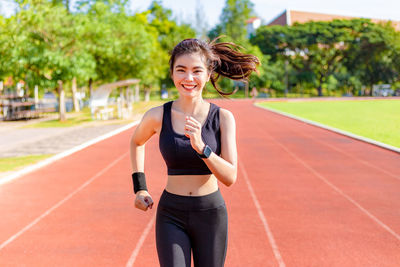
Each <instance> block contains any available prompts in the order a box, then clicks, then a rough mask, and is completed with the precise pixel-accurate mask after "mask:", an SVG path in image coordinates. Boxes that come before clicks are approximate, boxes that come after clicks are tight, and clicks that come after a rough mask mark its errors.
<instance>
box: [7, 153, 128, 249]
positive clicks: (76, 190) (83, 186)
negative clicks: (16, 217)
mask: <svg viewBox="0 0 400 267" xmlns="http://www.w3.org/2000/svg"><path fill="white" fill-rule="evenodd" d="M128 153H129V152H127V153H125V154H123V155H122V156H120V157H119V158H117V159H116V160H114V161H113V162H111V163H110V164H109V165H108V166H107V167H105V168H104V169H102V170H101V171H100V172H98V173H97V174H96V175H94V176H93V177H92V178H90V179H89V180H87V181H86V182H85V183H84V184H82V185H81V186H79V187H78V188H77V189H75V190H74V191H73V192H72V193H70V194H69V195H68V196H66V197H65V198H63V199H62V200H60V201H59V202H58V203H57V204H55V205H54V206H53V207H51V208H50V209H48V210H46V211H45V212H44V213H43V214H42V215H40V216H39V217H37V218H36V219H35V220H33V221H32V222H31V223H30V224H28V225H27V226H25V227H24V228H22V229H21V230H20V231H19V232H18V233H16V234H15V235H13V236H11V237H10V238H9V239H7V240H6V241H4V242H3V243H2V244H1V245H0V251H1V250H2V249H3V248H4V247H5V246H7V245H8V244H10V243H11V242H12V241H14V240H15V239H16V238H18V237H19V236H20V235H22V234H23V233H25V232H26V231H28V230H29V229H30V228H32V227H33V226H34V225H35V224H37V223H38V222H39V221H40V220H42V219H43V218H44V217H46V216H47V215H49V214H50V213H51V212H52V211H54V210H55V209H57V208H58V207H60V206H61V205H62V204H64V203H65V202H67V201H68V200H69V199H70V198H72V197H73V196H74V195H75V194H76V193H78V192H79V191H81V190H82V189H83V188H85V187H86V186H88V185H89V184H90V183H91V182H93V181H94V180H95V179H96V178H98V177H99V176H101V175H103V174H104V173H105V172H106V171H108V170H109V169H110V168H112V167H113V166H114V165H115V164H117V163H118V162H119V161H121V160H122V159H123V158H124V157H126V156H127V155H128Z"/></svg>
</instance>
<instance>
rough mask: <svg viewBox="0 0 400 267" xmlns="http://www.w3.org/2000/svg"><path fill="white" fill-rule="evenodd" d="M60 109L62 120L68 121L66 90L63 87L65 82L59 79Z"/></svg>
mask: <svg viewBox="0 0 400 267" xmlns="http://www.w3.org/2000/svg"><path fill="white" fill-rule="evenodd" d="M58 110H59V114H60V121H66V119H67V118H66V114H65V113H66V112H65V92H64V89H63V82H62V81H58Z"/></svg>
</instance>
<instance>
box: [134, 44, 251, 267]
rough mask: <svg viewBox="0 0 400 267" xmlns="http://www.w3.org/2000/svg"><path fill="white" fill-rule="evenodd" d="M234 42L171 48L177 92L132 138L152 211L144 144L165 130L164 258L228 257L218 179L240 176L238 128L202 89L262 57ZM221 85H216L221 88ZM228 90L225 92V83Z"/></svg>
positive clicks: (137, 183)
mask: <svg viewBox="0 0 400 267" xmlns="http://www.w3.org/2000/svg"><path fill="white" fill-rule="evenodd" d="M237 48H238V47H237V46H236V45H235V44H233V43H216V42H215V41H213V42H211V43H206V42H203V41H200V40H197V39H186V40H183V41H182V42H180V43H179V44H178V45H177V46H176V47H175V48H174V49H173V51H172V54H171V58H170V73H171V77H172V79H173V81H174V84H175V86H176V88H177V89H178V92H179V98H178V99H177V100H175V101H171V102H168V103H165V104H164V105H162V106H159V107H156V108H153V109H151V110H149V111H148V112H146V114H145V115H144V116H143V119H142V121H141V122H140V124H139V125H138V126H137V128H136V130H135V133H134V134H133V136H132V139H131V145H130V151H131V162H132V169H133V174H132V179H133V184H134V191H135V193H136V200H135V206H136V207H137V208H139V209H141V210H144V211H146V210H147V209H148V208H150V209H151V208H152V206H153V200H152V198H151V196H150V194H149V193H148V191H147V187H146V182H145V176H144V146H145V143H146V142H147V140H149V138H150V137H151V136H152V135H154V134H156V133H157V134H159V138H160V139H159V147H160V151H161V154H162V156H163V158H164V160H165V162H166V165H167V167H168V181H167V185H166V187H165V190H164V192H163V194H162V196H161V198H160V201H159V203H158V207H157V218H156V243H157V253H158V258H159V262H160V266H162V267H164V266H168V267H170V266H171V267H172V266H173V267H181V266H188V267H190V261H191V251H193V261H194V265H195V266H196V267H213V266H215V267H217V266H218V267H220V266H223V265H224V262H225V256H226V250H227V233H228V230H227V226H228V219H227V211H226V207H225V202H224V199H223V198H222V195H221V193H220V190H219V188H218V183H217V181H220V182H221V183H223V184H224V185H226V186H230V185H232V184H233V183H235V181H236V175H237V152H236V134H235V132H236V128H235V119H234V117H233V115H232V113H231V112H230V111H228V110H226V109H223V108H219V107H218V106H216V105H215V104H212V103H209V102H207V101H205V100H204V99H203V97H202V91H203V88H204V86H205V84H206V83H207V82H208V81H209V80H211V83H212V84H213V86H214V87H215V88H216V89H217V87H216V81H217V79H218V77H219V76H220V75H222V76H225V77H228V78H230V79H234V80H242V79H246V78H247V77H248V76H249V75H250V74H251V72H253V71H256V67H257V65H259V60H258V58H257V57H255V56H253V55H246V54H243V53H241V52H239V51H238V50H237ZM217 90H218V89H217ZM218 92H219V93H220V94H222V95H227V93H224V92H222V91H220V90H218Z"/></svg>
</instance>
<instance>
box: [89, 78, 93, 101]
mask: <svg viewBox="0 0 400 267" xmlns="http://www.w3.org/2000/svg"><path fill="white" fill-rule="evenodd" d="M92 87H93V80H92V78H90V79H89V98H92V93H93V91H92V90H93V88H92Z"/></svg>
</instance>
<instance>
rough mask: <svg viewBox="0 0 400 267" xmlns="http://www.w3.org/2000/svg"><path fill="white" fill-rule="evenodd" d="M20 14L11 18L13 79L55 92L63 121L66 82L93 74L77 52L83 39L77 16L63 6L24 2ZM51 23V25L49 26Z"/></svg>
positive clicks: (83, 54) (89, 59) (84, 54)
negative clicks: (55, 90) (58, 99)
mask: <svg viewBox="0 0 400 267" xmlns="http://www.w3.org/2000/svg"><path fill="white" fill-rule="evenodd" d="M20 8H21V11H20V12H18V13H17V14H16V15H15V16H13V17H11V18H10V25H11V27H10V34H12V36H14V38H13V39H12V40H10V42H11V43H12V46H13V47H14V49H13V50H12V51H11V52H12V54H13V57H12V60H11V62H12V64H13V65H14V69H13V71H12V76H13V77H14V78H15V79H17V80H19V79H22V80H24V81H26V84H27V86H28V87H29V88H33V87H34V86H35V85H39V86H40V88H41V90H43V88H53V89H57V92H58V94H59V97H60V101H59V103H60V105H59V106H60V109H59V111H60V120H64V119H65V110H63V109H62V107H63V102H64V99H63V96H64V86H63V84H65V82H67V81H71V80H72V79H73V78H74V77H77V78H78V79H79V78H80V79H85V78H86V77H88V76H89V75H91V74H92V73H93V72H94V67H95V66H94V61H93V58H92V56H91V55H90V54H88V53H87V52H86V51H85V50H82V49H79V48H80V45H79V40H82V39H81V38H80V37H81V31H80V29H81V28H80V27H78V25H80V23H81V21H79V17H73V16H72V15H71V14H69V13H68V12H67V11H66V9H65V7H64V6H62V5H55V6H54V5H53V4H52V3H49V2H40V3H37V2H35V1H30V0H27V1H24V2H21V3H20ZM48 21H51V23H48Z"/></svg>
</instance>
